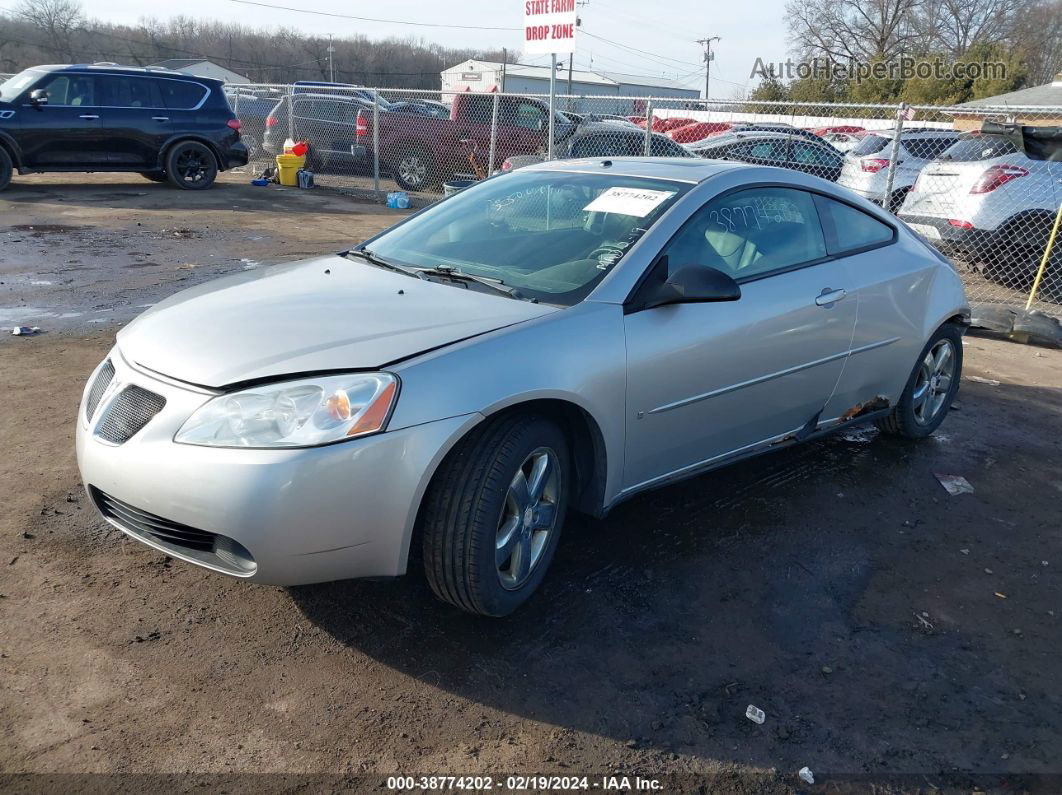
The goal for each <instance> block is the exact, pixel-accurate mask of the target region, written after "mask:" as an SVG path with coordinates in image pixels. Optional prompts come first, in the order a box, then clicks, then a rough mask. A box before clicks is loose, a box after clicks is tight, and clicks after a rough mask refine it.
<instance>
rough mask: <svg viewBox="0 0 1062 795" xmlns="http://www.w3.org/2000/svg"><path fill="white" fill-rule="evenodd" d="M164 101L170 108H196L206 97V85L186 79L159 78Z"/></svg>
mask: <svg viewBox="0 0 1062 795" xmlns="http://www.w3.org/2000/svg"><path fill="white" fill-rule="evenodd" d="M158 82H159V89H160V90H161V91H162V101H163V102H164V103H165V105H166V107H167V108H169V109H170V110H194V109H195V108H197V107H199V103H201V102H202V101H203V99H204V98H205V97H206V94H207V89H206V86H204V85H202V84H201V83H191V82H186V81H184V80H159V81H158Z"/></svg>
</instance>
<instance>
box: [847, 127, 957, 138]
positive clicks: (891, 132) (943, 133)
mask: <svg viewBox="0 0 1062 795" xmlns="http://www.w3.org/2000/svg"><path fill="white" fill-rule="evenodd" d="M865 132H866V134H867V135H876V136H878V137H879V138H892V137H894V136H895V135H896V130H895V129H888V130H866V131H865ZM958 134H959V131H958V130H935V129H931V128H924V129H914V130H901V131H900V140H903V139H904V138H914V137H915V136H918V137H924V138H941V137H949V138H951V137H954V136H957V135H958Z"/></svg>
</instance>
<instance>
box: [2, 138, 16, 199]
mask: <svg viewBox="0 0 1062 795" xmlns="http://www.w3.org/2000/svg"><path fill="white" fill-rule="evenodd" d="M14 173H15V165H14V163H12V162H11V155H9V154H8V153H7V150H6V149H4V147H2V146H0V190H3V189H4V188H6V187H7V186H8V185H10V184H11V177H12V176H13V175H14Z"/></svg>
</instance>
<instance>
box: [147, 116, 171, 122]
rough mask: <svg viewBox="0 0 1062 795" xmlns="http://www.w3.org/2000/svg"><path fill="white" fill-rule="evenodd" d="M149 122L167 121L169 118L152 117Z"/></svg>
mask: <svg viewBox="0 0 1062 795" xmlns="http://www.w3.org/2000/svg"><path fill="white" fill-rule="evenodd" d="M151 120H152V121H169V120H170V117H169V116H152V117H151Z"/></svg>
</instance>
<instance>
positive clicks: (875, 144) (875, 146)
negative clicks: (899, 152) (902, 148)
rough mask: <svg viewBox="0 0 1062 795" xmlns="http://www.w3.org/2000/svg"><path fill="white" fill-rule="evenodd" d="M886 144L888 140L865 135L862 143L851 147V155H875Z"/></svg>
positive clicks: (879, 136)
mask: <svg viewBox="0 0 1062 795" xmlns="http://www.w3.org/2000/svg"><path fill="white" fill-rule="evenodd" d="M888 142H889V139H888V138H885V137H884V136H881V135H866V136H864V137H863V140H862V141H860V142H859V143H858V144H856V145H855V146H854V147H852V154H853V155H855V156H856V157H863V156H865V155H876V154H877V153H878V152H880V151H881V150H882V149H884V148H885V144H887V143H888Z"/></svg>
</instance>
